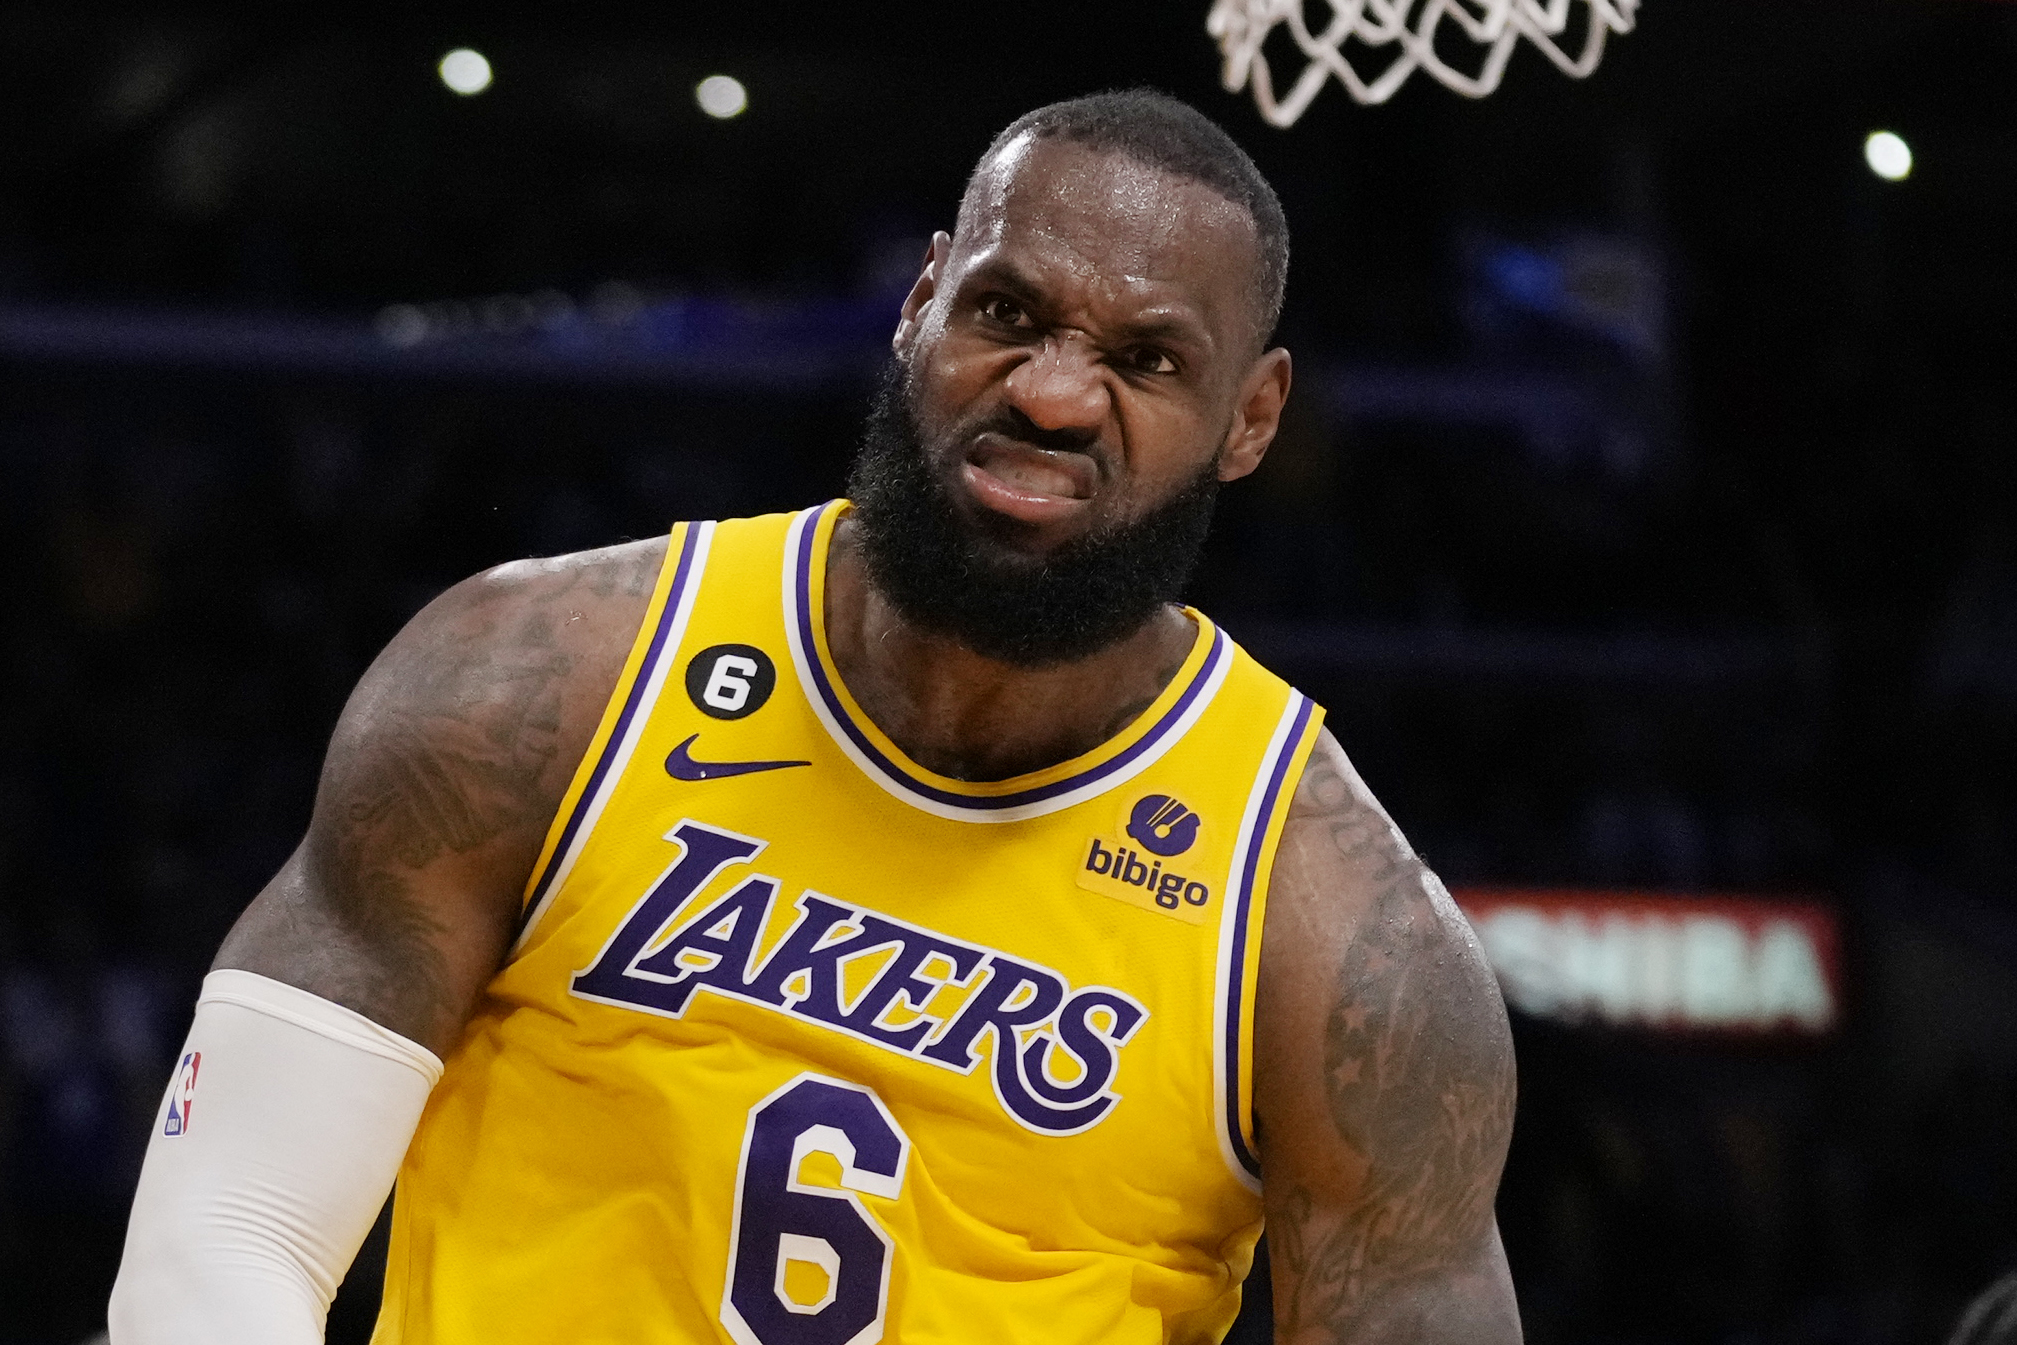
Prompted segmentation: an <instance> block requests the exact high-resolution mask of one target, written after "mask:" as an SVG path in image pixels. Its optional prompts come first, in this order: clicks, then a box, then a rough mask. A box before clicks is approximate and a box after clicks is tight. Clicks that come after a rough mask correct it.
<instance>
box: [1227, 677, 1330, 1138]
mask: <svg viewBox="0 0 2017 1345" xmlns="http://www.w3.org/2000/svg"><path fill="white" fill-rule="evenodd" d="M1289 694H1290V695H1292V696H1294V697H1295V698H1296V699H1297V700H1298V701H1300V702H1302V703H1301V704H1300V705H1299V706H1298V707H1297V708H1296V719H1295V723H1293V724H1291V725H1290V726H1289V733H1288V736H1287V737H1286V738H1284V739H1283V740H1282V748H1281V752H1280V753H1279V755H1277V756H1276V757H1275V764H1274V768H1273V770H1272V771H1271V772H1270V773H1269V775H1268V785H1267V789H1266V791H1265V792H1263V793H1262V795H1261V806H1260V810H1259V811H1258V812H1257V813H1256V814H1255V815H1254V829H1253V831H1252V832H1251V833H1250V834H1249V835H1248V837H1247V856H1246V862H1245V865H1244V867H1242V869H1241V870H1240V890H1239V893H1238V895H1237V897H1236V898H1235V902H1236V907H1235V910H1234V914H1233V947H1232V968H1231V975H1230V976H1229V977H1228V978H1227V980H1226V1135H1227V1137H1228V1138H1229V1139H1230V1140H1231V1141H1232V1148H1233V1156H1234V1157H1235V1158H1237V1159H1239V1160H1240V1166H1241V1167H1243V1168H1245V1169H1246V1170H1247V1171H1248V1172H1250V1173H1252V1174H1253V1175H1254V1176H1255V1177H1259V1176H1260V1175H1261V1160H1260V1159H1259V1158H1257V1157H1255V1155H1254V1153H1253V1151H1252V1150H1251V1149H1249V1148H1248V1147H1247V1141H1246V1132H1245V1129H1244V1128H1243V1127H1242V1126H1241V1125H1240V1004H1241V1002H1242V996H1243V992H1244V991H1245V989H1246V975H1247V917H1248V914H1249V912H1250V911H1251V910H1252V907H1253V901H1254V878H1255V875H1256V874H1258V873H1259V871H1260V866H1261V850H1262V847H1263V846H1264V844H1265V843H1266V841H1267V835H1268V827H1269V825H1270V823H1272V822H1273V820H1274V815H1275V805H1276V804H1277V803H1279V802H1280V801H1281V794H1282V785H1283V783H1284V782H1285V781H1286V780H1287V778H1288V773H1289V763H1290V762H1291V761H1293V760H1295V756H1296V751H1297V749H1298V748H1300V747H1301V746H1302V742H1303V734H1304V733H1305V732H1307V731H1308V730H1309V727H1310V716H1311V714H1313V713H1314V712H1315V710H1316V704H1315V702H1313V701H1311V700H1310V699H1309V698H1308V697H1306V696H1304V695H1303V694H1302V693H1301V692H1299V691H1294V692H1290V693H1289Z"/></svg>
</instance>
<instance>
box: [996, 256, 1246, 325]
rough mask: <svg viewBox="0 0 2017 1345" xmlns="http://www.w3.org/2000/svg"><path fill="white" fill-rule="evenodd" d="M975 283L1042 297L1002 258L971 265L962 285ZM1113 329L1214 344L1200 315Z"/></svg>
mask: <svg viewBox="0 0 2017 1345" xmlns="http://www.w3.org/2000/svg"><path fill="white" fill-rule="evenodd" d="M975 284H979V285H984V286H987V287H989V288H992V289H999V290H1004V291H1006V292H1008V293H1010V294H1013V295H1015V296H1016V297H1018V298H1025V299H1033V300H1040V299H1042V298H1043V286H1042V285H1040V284H1039V283H1038V282H1037V280H1036V279H1035V278H1034V277H1032V276H1031V275H1030V274H1029V273H1028V272H1027V271H1025V270H1024V269H1023V268H1022V267H1020V266H1018V265H1016V264H1015V263H1014V262H1012V261H1010V260H1008V259H1007V258H1005V257H990V258H988V259H987V260H986V261H983V262H980V263H979V264H977V265H976V266H974V267H973V268H972V269H971V270H969V271H968V272H967V274H966V279H965V281H964V282H963V283H962V285H961V288H962V289H964V288H966V287H967V286H968V285H975ZM1114 330H1115V332H1116V333H1118V334H1119V335H1121V336H1123V337H1125V338H1126V339H1128V340H1130V341H1167V342H1170V343H1172V344H1177V343H1181V344H1185V345H1196V346H1209V345H1212V344H1213V341H1212V336H1211V331H1210V329H1209V328H1208V327H1207V326H1206V324H1205V322H1204V319H1203V318H1202V316H1196V317H1188V318H1180V317H1162V318H1143V319H1141V320H1140V321H1136V322H1120V323H1116V324H1115V325H1114Z"/></svg>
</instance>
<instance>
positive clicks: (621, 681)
mask: <svg viewBox="0 0 2017 1345" xmlns="http://www.w3.org/2000/svg"><path fill="white" fill-rule="evenodd" d="M713 536H714V524H712V523H678V524H675V525H673V529H672V532H671V534H670V535H669V536H668V538H667V540H666V548H665V561H664V563H663V564H661V565H660V566H659V571H658V581H657V583H656V584H654V585H653V587H652V592H651V601H650V603H649V604H648V605H647V606H646V607H645V609H644V620H643V621H642V622H640V623H639V625H638V629H637V638H636V639H635V640H633V641H632V642H631V647H630V653H629V654H628V655H627V656H626V657H625V658H624V661H623V671H622V673H621V674H619V675H618V677H617V679H616V686H615V688H614V689H613V690H611V692H610V693H609V701H608V703H607V704H605V705H604V706H603V710H602V720H601V722H600V723H598V724H597V725H596V729H595V736H594V737H592V738H590V739H589V742H588V750H587V751H585V752H583V753H582V756H581V762H580V764H579V765H577V766H576V767H575V768H574V778H573V779H572V780H571V781H569V782H568V786H567V792H566V793H565V794H563V795H562V796H561V800H560V807H559V808H558V809H556V810H555V812H554V814H553V821H552V823H551V824H549V825H548V827H547V831H546V841H545V843H544V844H543V845H542V846H541V847H540V851H539V862H538V863H536V864H534V865H533V866H532V875H531V877H529V878H527V879H526V883H525V896H524V899H523V903H524V904H523V912H524V913H523V916H522V918H521V922H520V926H519V933H518V938H517V940H516V941H515V942H514V944H513V945H512V950H511V951H512V956H514V957H515V956H516V955H517V954H518V951H519V950H520V949H521V948H523V947H524V945H525V941H526V939H527V937H529V936H530V935H531V933H532V929H533V926H534V925H536V924H537V923H538V921H539V917H540V916H541V915H542V914H544V912H545V910H546V907H547V906H548V905H549V904H551V902H552V900H553V894H554V893H555V892H557V891H558V890H559V889H560V886H561V884H562V882H563V881H564V880H565V879H566V877H567V872H568V870H569V869H570V868H572V867H573V864H574V859H575V856H576V855H578V854H580V853H581V847H582V845H583V843H584V842H585V841H587V839H588V834H589V833H590V832H591V831H593V830H594V829H595V821H596V818H597V817H599V816H600V815H601V813H602V809H603V805H604V804H606V803H607V802H608V801H609V795H610V792H611V791H612V790H613V789H614V788H615V786H616V782H617V780H618V779H619V778H620V777H621V776H622V775H623V768H624V766H625V765H626V764H627V763H628V762H629V760H630V755H631V753H632V751H634V750H635V749H636V747H637V740H638V737H639V736H640V735H641V734H642V732H643V730H644V725H645V722H646V721H647V720H649V719H650V718H651V709H652V706H653V704H654V703H655V702H656V701H657V700H658V694H659V691H660V690H661V689H662V688H663V687H664V685H665V678H666V674H667V671H668V670H669V669H670V667H671V666H672V664H673V663H674V662H675V661H676V658H675V656H676V655H677V654H678V652H679V646H680V642H681V639H682V637H683V636H684V635H685V633H686V623H687V620H688V618H689V617H691V616H692V614H693V602H694V597H695V595H697V594H698V593H699V591H700V579H701V572H702V570H703V569H704V568H705V567H706V564H707V551H708V544H709V543H710V542H711V541H712V540H713Z"/></svg>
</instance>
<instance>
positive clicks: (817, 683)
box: [794, 504, 1226, 811]
mask: <svg viewBox="0 0 2017 1345" xmlns="http://www.w3.org/2000/svg"><path fill="white" fill-rule="evenodd" d="M834 507H835V506H834V505H832V504H828V505H825V506H823V507H822V508H821V509H820V510H819V515H818V516H815V517H814V518H811V519H809V520H807V522H806V524H805V526H804V527H803V528H802V529H800V532H799V543H798V555H797V557H796V558H795V560H794V568H795V573H796V576H797V578H796V583H795V587H794V592H795V595H796V598H797V601H796V603H795V606H796V607H797V608H798V611H797V613H796V614H795V616H796V620H797V623H798V636H799V642H800V645H801V646H802V647H803V648H804V650H805V655H806V657H805V662H806V666H807V667H808V668H809V669H811V671H812V680H813V689H814V691H816V692H817V693H818V695H819V698H820V700H821V701H822V702H824V703H825V705H826V708H827V710H828V712H829V713H831V714H832V716H833V719H834V722H835V723H837V724H839V725H840V726H841V730H842V731H843V732H845V733H846V734H847V736H848V738H849V740H850V741H852V742H853V743H854V745H855V746H856V747H858V748H860V749H861V751H862V755H864V756H866V757H867V758H868V759H869V760H870V761H871V762H873V763H874V764H875V766H876V768H877V769H878V770H880V771H881V772H882V773H883V774H884V775H886V776H888V777H889V778H890V779H891V780H892V781H894V782H896V783H897V784H900V785H902V786H903V787H904V788H905V789H908V790H909V791H910V792H911V793H913V794H917V795H919V796H921V797H923V798H927V799H930V800H932V801H933V802H934V803H942V804H946V805H949V806H951V807H955V808H975V809H980V810H984V811H993V810H995V809H998V808H1020V807H1023V806H1024V805H1026V804H1032V803H1042V802H1044V801H1045V800H1047V799H1054V798H1056V797H1058V795H1060V794H1068V793H1070V792H1072V791H1073V790H1075V789H1082V788H1084V787H1085V786H1086V785H1089V784H1094V783H1096V782H1098V781H1100V780H1102V779H1104V778H1106V777H1107V776H1109V775H1112V774H1113V773H1114V772H1116V771H1119V770H1121V769H1122V768H1124V767H1126V766H1127V765H1128V764H1129V763H1130V762H1132V761H1134V760H1135V758H1137V757H1139V756H1141V755H1142V753H1144V752H1147V751H1149V750H1150V749H1151V748H1153V747H1155V746H1156V745H1157V744H1158V743H1159V742H1160V741H1161V740H1162V739H1163V737H1164V736H1165V735H1166V734H1168V733H1169V732H1170V730H1171V729H1172V727H1174V726H1175V725H1176V724H1177V723H1178V722H1179V721H1180V720H1182V719H1183V717H1184V713H1185V712H1186V711H1187V710H1189V709H1190V707H1191V703H1192V702H1193V701H1195V700H1197V698H1198V696H1199V695H1200V694H1202V692H1203V691H1204V688H1205V686H1206V684H1207V683H1208V682H1210V681H1211V675H1212V672H1213V670H1214V669H1216V668H1217V667H1218V664H1219V659H1220V658H1221V657H1222V656H1223V655H1224V654H1225V652H1226V633H1225V632H1224V631H1222V630H1220V629H1219V628H1218V627H1217V626H1214V627H1212V646H1211V649H1210V651H1209V652H1208V653H1207V654H1206V655H1205V659H1204V662H1203V663H1201V664H1199V665H1198V670H1197V673H1196V675H1195V676H1193V677H1192V678H1191V681H1190V685H1189V686H1186V687H1185V688H1184V691H1183V694H1182V695H1181V696H1178V697H1177V699H1176V703H1175V704H1173V705H1171V706H1170V708H1169V709H1168V710H1167V711H1165V712H1164V713H1163V717H1162V718H1161V719H1159V720H1157V721H1156V723H1155V725H1154V727H1152V728H1150V729H1149V730H1148V731H1147V732H1146V733H1144V734H1142V736H1141V737H1139V738H1137V739H1135V741H1134V742H1132V743H1130V744H1129V745H1128V746H1127V747H1126V748H1125V749H1124V750H1122V751H1121V752H1119V753H1116V754H1115V755H1114V756H1112V757H1110V758H1108V759H1107V760H1105V761H1103V762H1101V763H1100V764H1099V765H1097V766H1094V767H1092V768H1091V769H1089V770H1084V771H1080V772H1079V773H1078V774H1077V775H1072V776H1067V777H1066V778H1065V779H1062V780H1053V781H1052V782H1051V783H1050V784H1047V785H1037V786H1035V787H1034V788H1030V789H1022V790H1017V791H1016V792H1015V793H1013V794H997V795H978V794H961V793H957V792H955V791H953V790H950V789H940V788H939V787H938V786H936V785H933V784H931V783H929V782H927V781H924V780H920V779H918V778H917V777H916V776H914V775H912V774H911V773H910V772H909V771H907V770H905V769H904V768H903V767H902V766H901V765H899V764H897V763H896V762H894V761H892V760H890V759H889V757H888V756H886V755H884V753H883V752H882V751H881V750H880V749H879V748H877V747H876V745H875V743H874V742H873V741H871V740H870V738H869V736H868V735H867V734H866V733H864V732H862V730H861V726H860V725H858V724H856V723H855V722H854V718H853V716H851V715H850V714H849V713H848V712H847V709H846V707H845V706H843V705H842V704H841V700H840V697H839V696H838V695H837V694H836V693H835V691H834V688H833V684H832V683H831V682H830V681H829V680H828V679H827V675H826V659H825V650H824V648H823V647H822V646H821V644H820V643H819V641H818V640H817V639H816V638H815V637H814V634H813V627H812V562H813V555H814V551H815V546H814V544H815V541H816V540H817V538H818V535H819V524H820V521H821V517H823V516H824V514H825V513H826V511H828V510H831V509H833V508H834Z"/></svg>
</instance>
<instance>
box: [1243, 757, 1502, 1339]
mask: <svg viewBox="0 0 2017 1345" xmlns="http://www.w3.org/2000/svg"><path fill="white" fill-rule="evenodd" d="M1256 989H1257V996H1258V1001H1257V1004H1256V1014H1255V1044H1254V1052H1255V1058H1254V1094H1255V1112H1256V1118H1257V1125H1258V1128H1259V1135H1258V1138H1259V1141H1260V1147H1261V1158H1262V1163H1263V1171H1264V1174H1265V1176H1264V1183H1265V1196H1266V1201H1267V1207H1268V1231H1269V1244H1270V1246H1271V1248H1272V1249H1273V1252H1274V1258H1275V1281H1276V1288H1277V1293H1278V1299H1277V1303H1276V1314H1277V1323H1278V1330H1279V1335H1278V1337H1277V1338H1278V1339H1281V1340H1295V1341H1300V1340H1304V1339H1309V1340H1323V1341H1333V1340H1344V1341H1356V1340H1360V1339H1365V1340H1387V1339H1408V1340H1422V1341H1432V1342H1440V1341H1444V1340H1451V1341H1455V1340H1466V1341H1503V1340H1517V1339H1518V1336H1519V1327H1518V1320H1517V1316H1516V1315H1515V1313H1514V1310H1513V1307H1512V1303H1513V1299H1512V1291H1511V1284H1510V1281H1509V1279H1508V1277H1507V1276H1506V1273H1505V1262H1504V1254H1503V1252H1502V1251H1501V1250H1500V1249H1499V1244H1498V1237H1497V1231H1496V1226H1495V1224H1494V1221H1493V1212H1492V1206H1493V1198H1494V1195H1495V1194H1496V1191H1497V1188H1498V1180H1499V1174H1500V1171H1501V1169H1502V1167H1503V1165H1504V1162H1505V1155H1506V1146H1507V1143H1508V1140H1509V1138H1510V1135H1511V1129H1512V1116H1513V1097H1514V1079H1513V1059H1512V1046H1511V1039H1510V1034H1509V1031H1508V1028H1507V1023H1506V1016H1505V1010H1504V1006H1503V1004H1502V1002H1501V1000H1500V997H1499V993H1498V988H1497V985H1496V983H1495V982H1494V980H1493V977H1492V973H1491V970H1490V968H1489V967H1488V966H1487V965H1486V963H1485V960H1484V956H1483V953H1482V950H1481V949H1480V947H1479V945H1478V941H1477V939H1476V937H1475V936H1474V935H1473V934H1472V933H1471V929H1470V925H1469V923H1468V922H1467V921H1466V920H1465V919H1464V916H1463V913H1462V912H1461V911H1459V910H1458V909H1457V907H1456V904H1455V903H1454V902H1453V901H1452V900H1451V899H1450V895H1449V893H1448V892H1447V891H1446V890H1445V889H1444V887H1443V885H1442V883H1441V882H1440V881H1439V880H1438V879H1437V878H1436V876H1435V874H1434V873H1432V872H1431V871H1430V870H1429V868H1428V866H1427V865H1426V864H1424V863H1423V862H1422V860H1421V859H1420V857H1418V856H1417V855H1416V854H1415V852H1414V850H1413V849H1412V847H1410V846H1409V844H1408V842H1407V840H1406V839H1405V838H1404V837H1403V836H1402V835H1401V832H1400V830H1399V829H1398V828H1397V827H1396V826H1395V825H1394V822H1393V819H1392V818H1390V817H1389V816H1388V815H1387V813H1386V811H1385V810H1384V809H1382V808H1381V807H1380V805H1379V802H1378V801H1377V800H1376V799H1374V797H1373V795H1372V793H1371V791H1369V790H1368V789H1367V788H1366V785H1365V782H1364V781H1363V780H1361V779H1360V777H1359V775H1358V772H1357V771H1356V770H1354V769H1353V767H1352V764H1351V762H1350V761H1349V760H1347V759H1346V757H1345V754H1344V750H1343V749H1342V748H1341V747H1339V745H1338V743H1337V741H1336V740H1335V739H1334V738H1332V737H1331V736H1330V735H1329V734H1328V733H1325V734H1323V735H1321V737H1320V739H1319V741H1318V742H1317V744H1316V746H1315V748H1314V750H1313V751H1312V753H1311V757H1310V762H1309V765H1308V767H1307V768H1306V769H1305V771H1304V774H1303V779H1302V781H1301V784H1300V786H1299V787H1298V789H1297V793H1296V797H1295V802H1294V805H1293V807H1292V809H1291V811H1290V813H1289V817H1288V820H1287V823H1286V826H1285V828H1284V831H1283V835H1282V841H1281V846H1280V849H1279V851H1278V853H1277V857H1276V861H1275V869H1274V877H1273V881H1272V883H1271V885H1270V890H1269V900H1268V908H1267V916H1266V928H1265V931H1264V934H1263V939H1262V944H1261V970H1260V977H1259V982H1258V985H1257V988H1256Z"/></svg>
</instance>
